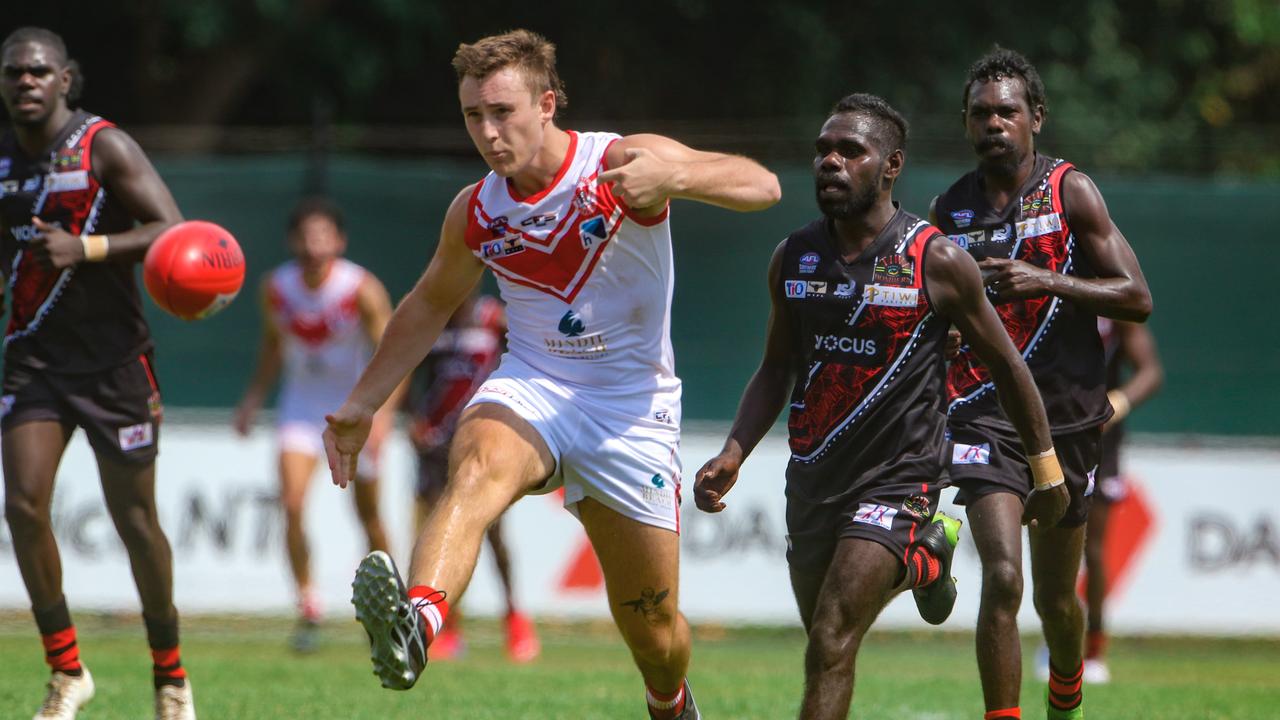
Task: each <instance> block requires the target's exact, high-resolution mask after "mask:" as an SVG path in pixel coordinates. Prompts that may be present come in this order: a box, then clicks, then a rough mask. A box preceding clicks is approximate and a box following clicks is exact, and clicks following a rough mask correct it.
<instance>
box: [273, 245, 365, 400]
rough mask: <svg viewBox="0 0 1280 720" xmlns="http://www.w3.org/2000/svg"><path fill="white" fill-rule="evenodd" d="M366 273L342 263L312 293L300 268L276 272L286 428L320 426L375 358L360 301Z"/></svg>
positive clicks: (285, 266)
mask: <svg viewBox="0 0 1280 720" xmlns="http://www.w3.org/2000/svg"><path fill="white" fill-rule="evenodd" d="M365 273H366V270H365V269H364V268H362V267H360V266H359V265H356V264H355V263H353V262H351V261H349V260H344V259H342V258H338V259H337V260H335V261H334V262H333V265H332V266H331V267H330V269H329V274H328V276H327V277H326V278H325V279H324V282H322V283H321V284H320V286H319V287H316V288H310V287H307V284H306V282H305V281H304V280H303V277H302V267H301V266H299V265H298V263H297V262H294V261H290V262H287V263H285V264H283V265H281V266H280V267H278V268H276V269H275V270H274V271H272V273H271V277H270V279H269V280H268V281H267V298H268V302H269V303H270V308H271V316H272V321H273V322H275V324H276V328H277V329H278V330H279V333H280V341H281V352H282V354H283V360H284V371H283V386H282V387H281V389H280V409H279V414H280V420H281V422H285V421H288V420H305V419H313V420H320V419H322V418H323V417H324V414H325V413H326V412H332V411H333V410H335V409H336V408H337V407H338V406H340V405H341V404H342V401H343V399H344V398H346V396H347V393H348V392H350V391H351V388H352V387H355V384H356V380H358V379H359V377H360V372H361V371H362V370H364V367H365V365H366V364H367V363H368V361H369V356H370V354H371V352H372V346H371V344H370V342H369V338H368V335H367V334H366V333H365V329H364V325H363V324H362V323H361V321H360V308H359V302H358V300H357V296H358V294H359V291H360V285H361V283H363V282H364V279H365Z"/></svg>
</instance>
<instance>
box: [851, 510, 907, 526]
mask: <svg viewBox="0 0 1280 720" xmlns="http://www.w3.org/2000/svg"><path fill="white" fill-rule="evenodd" d="M897 514H898V509H897V508H891V507H889V506H888V505H876V504H875V503H858V512H856V513H854V514H853V521H854V522H856V523H865V524H867V525H879V526H880V527H882V528H884V529H885V530H889V529H891V528H892V527H893V518H894V517H896V516H897Z"/></svg>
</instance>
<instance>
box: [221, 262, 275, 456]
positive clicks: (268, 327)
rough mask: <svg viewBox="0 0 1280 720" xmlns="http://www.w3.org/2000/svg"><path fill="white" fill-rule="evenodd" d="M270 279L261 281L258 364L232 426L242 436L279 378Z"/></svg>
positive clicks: (237, 408)
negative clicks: (260, 330)
mask: <svg viewBox="0 0 1280 720" xmlns="http://www.w3.org/2000/svg"><path fill="white" fill-rule="evenodd" d="M270 282H271V281H270V279H269V276H268V277H264V278H263V279H262V286H261V288H260V289H259V292H258V305H259V308H261V315H262V338H261V340H259V342H258V363H257V366H256V367H255V368H254V370H253V378H251V379H250V380H249V386H248V387H247V388H245V391H244V397H242V398H241V399H240V404H239V405H237V406H236V410H235V415H234V417H233V419H232V425H233V426H234V427H235V429H236V432H237V433H239V434H240V435H241V436H245V435H248V434H249V430H250V428H252V427H253V420H254V418H255V417H257V415H258V410H260V409H261V408H262V403H263V401H264V400H265V399H266V397H267V393H268V392H270V391H271V386H273V385H275V383H276V378H277V377H279V376H280V367H281V365H282V363H283V355H282V352H281V349H280V328H278V327H276V320H275V318H274V317H273V316H272V312H271V288H270Z"/></svg>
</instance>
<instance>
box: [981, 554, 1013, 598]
mask: <svg viewBox="0 0 1280 720" xmlns="http://www.w3.org/2000/svg"><path fill="white" fill-rule="evenodd" d="M982 601H983V602H984V603H988V604H995V605H996V606H999V607H1009V608H1017V607H1018V605H1019V604H1020V603H1021V602H1022V568H1021V567H1020V566H1019V565H1018V564H1017V563H1015V562H1013V561H1010V560H1003V559H1001V560H995V561H992V562H988V563H986V564H984V565H983V568H982Z"/></svg>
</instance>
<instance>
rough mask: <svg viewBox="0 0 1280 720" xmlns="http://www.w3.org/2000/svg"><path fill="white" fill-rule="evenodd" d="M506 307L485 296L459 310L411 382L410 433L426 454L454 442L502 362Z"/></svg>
mask: <svg viewBox="0 0 1280 720" xmlns="http://www.w3.org/2000/svg"><path fill="white" fill-rule="evenodd" d="M506 327H507V321H506V311H505V310H504V309H503V307H502V303H501V302H500V301H498V300H497V299H496V298H492V297H488V296H483V297H481V298H479V299H478V300H477V301H476V302H475V303H474V304H472V305H471V306H470V307H469V308H465V309H462V310H460V311H459V312H457V313H456V314H455V315H454V316H453V317H452V318H450V320H449V324H448V325H447V326H445V329H444V330H443V331H442V332H441V333H440V337H439V338H438V339H437V340H436V344H435V345H433V346H432V348H431V352H429V353H427V356H426V358H424V359H423V361H422V363H421V364H419V365H418V368H417V369H416V370H414V372H413V375H412V376H411V377H410V380H409V390H408V394H407V396H406V398H405V409H406V410H408V412H409V416H410V426H409V436H410V439H411V440H412V441H413V444H414V447H415V448H417V449H418V450H419V451H420V452H425V451H428V450H432V449H434V448H438V447H442V446H445V445H448V444H449V441H450V440H452V439H453V431H454V430H455V429H456V427H457V424H458V417H459V416H460V415H461V414H462V408H463V407H465V406H466V404H467V401H468V400H470V399H471V396H472V395H474V394H475V392H476V389H477V388H479V387H480V384H481V383H483V382H484V381H485V378H487V377H489V373H491V372H493V369H494V368H495V367H497V365H498V356H499V355H500V354H501V353H502V351H503V349H504V347H505V346H506V338H505V335H506Z"/></svg>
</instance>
